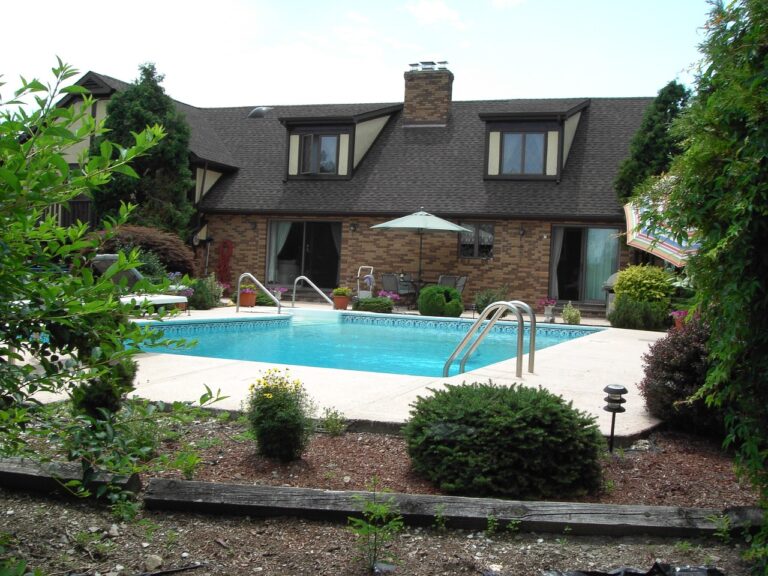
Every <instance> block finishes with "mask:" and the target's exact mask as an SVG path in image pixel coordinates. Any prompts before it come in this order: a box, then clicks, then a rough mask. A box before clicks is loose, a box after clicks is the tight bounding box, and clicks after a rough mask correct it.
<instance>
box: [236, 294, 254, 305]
mask: <svg viewBox="0 0 768 576" xmlns="http://www.w3.org/2000/svg"><path fill="white" fill-rule="evenodd" d="M240 306H248V307H251V306H256V292H240Z"/></svg>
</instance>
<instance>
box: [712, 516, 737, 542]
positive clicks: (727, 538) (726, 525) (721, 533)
mask: <svg viewBox="0 0 768 576" xmlns="http://www.w3.org/2000/svg"><path fill="white" fill-rule="evenodd" d="M707 520H709V521H710V522H712V523H713V524H714V525H715V534H714V536H715V538H717V539H718V540H720V541H721V542H723V543H724V544H729V543H730V542H731V528H732V526H731V519H730V518H729V517H728V516H725V515H724V514H719V515H713V516H707Z"/></svg>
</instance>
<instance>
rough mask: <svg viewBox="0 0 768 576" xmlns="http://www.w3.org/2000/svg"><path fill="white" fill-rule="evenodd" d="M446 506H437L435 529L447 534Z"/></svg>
mask: <svg viewBox="0 0 768 576" xmlns="http://www.w3.org/2000/svg"><path fill="white" fill-rule="evenodd" d="M445 524H446V519H445V504H438V505H437V506H435V528H436V529H437V530H439V531H440V532H445Z"/></svg>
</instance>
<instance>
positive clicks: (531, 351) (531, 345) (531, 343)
mask: <svg viewBox="0 0 768 576" xmlns="http://www.w3.org/2000/svg"><path fill="white" fill-rule="evenodd" d="M510 304H514V305H515V306H519V307H520V308H522V309H523V310H525V312H526V313H527V314H528V318H529V324H530V333H531V337H530V338H529V339H528V372H531V373H533V361H534V357H535V356H536V313H535V312H534V311H533V308H531V307H530V306H529V305H528V304H526V303H525V302H523V301H522V300H511V301H510Z"/></svg>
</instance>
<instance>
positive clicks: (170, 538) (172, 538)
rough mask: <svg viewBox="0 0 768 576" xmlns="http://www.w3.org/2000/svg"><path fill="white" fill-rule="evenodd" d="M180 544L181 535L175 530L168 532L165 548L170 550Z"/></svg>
mask: <svg viewBox="0 0 768 576" xmlns="http://www.w3.org/2000/svg"><path fill="white" fill-rule="evenodd" d="M178 542H179V533H178V532H176V531H175V530H168V532H166V533H165V548H166V550H170V549H171V548H173V547H174V546H175V545H176V544H177V543H178Z"/></svg>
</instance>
